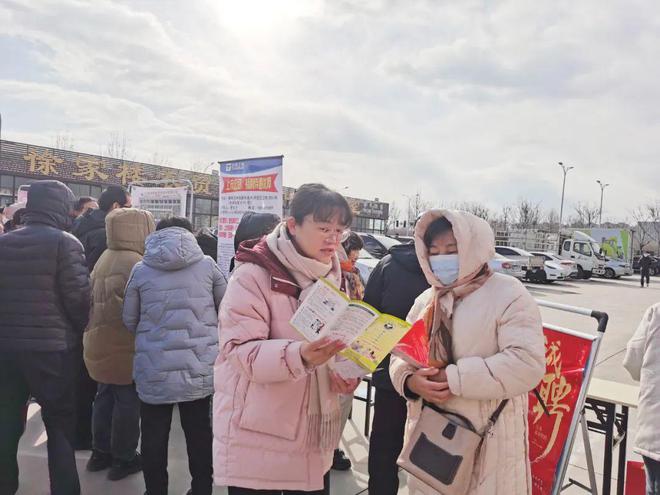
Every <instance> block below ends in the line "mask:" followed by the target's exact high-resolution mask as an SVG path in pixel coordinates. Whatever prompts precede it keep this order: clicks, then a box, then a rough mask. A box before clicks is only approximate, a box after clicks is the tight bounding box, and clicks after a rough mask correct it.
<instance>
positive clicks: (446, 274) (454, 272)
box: [429, 254, 458, 285]
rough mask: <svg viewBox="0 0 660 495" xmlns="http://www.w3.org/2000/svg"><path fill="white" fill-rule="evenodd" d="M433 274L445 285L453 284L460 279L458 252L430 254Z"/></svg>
mask: <svg viewBox="0 0 660 495" xmlns="http://www.w3.org/2000/svg"><path fill="white" fill-rule="evenodd" d="M429 263H430V264H431V270H433V274H434V275H435V276H436V277H438V280H440V282H442V284H443V285H451V284H453V283H454V282H456V281H457V280H458V254H435V255H432V256H429Z"/></svg>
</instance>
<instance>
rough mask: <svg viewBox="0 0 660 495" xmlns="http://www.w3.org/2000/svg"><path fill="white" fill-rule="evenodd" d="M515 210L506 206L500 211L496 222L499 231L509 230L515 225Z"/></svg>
mask: <svg viewBox="0 0 660 495" xmlns="http://www.w3.org/2000/svg"><path fill="white" fill-rule="evenodd" d="M514 213H515V212H514V208H513V206H511V205H504V206H502V209H501V210H500V214H499V215H497V217H496V218H495V220H494V223H495V225H496V226H497V228H498V229H501V230H507V229H508V228H509V226H510V225H511V224H512V223H513V219H514Z"/></svg>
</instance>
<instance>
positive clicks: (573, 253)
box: [559, 230, 605, 279]
mask: <svg viewBox="0 0 660 495" xmlns="http://www.w3.org/2000/svg"><path fill="white" fill-rule="evenodd" d="M559 257H560V258H563V259H567V260H572V261H575V263H576V265H577V270H578V278H582V279H589V278H591V276H592V275H604V274H605V258H604V257H603V256H602V255H601V254H600V245H599V244H598V243H597V242H596V240H595V239H594V238H593V237H590V236H588V235H587V234H585V233H584V232H580V231H577V230H576V231H575V232H573V233H572V236H571V237H570V238H568V239H566V238H563V239H562V242H561V244H560V246H559Z"/></svg>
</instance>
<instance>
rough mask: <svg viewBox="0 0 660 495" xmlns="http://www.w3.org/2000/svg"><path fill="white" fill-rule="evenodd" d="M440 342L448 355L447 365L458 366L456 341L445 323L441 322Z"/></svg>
mask: <svg viewBox="0 0 660 495" xmlns="http://www.w3.org/2000/svg"><path fill="white" fill-rule="evenodd" d="M441 320H442V319H441ZM440 341H441V342H442V347H444V348H445V352H446V353H447V365H450V364H456V362H455V360H454V340H453V337H452V335H451V333H450V332H449V329H448V328H447V326H446V325H445V322H444V321H440ZM436 358H437V356H436Z"/></svg>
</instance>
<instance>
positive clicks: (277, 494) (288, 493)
mask: <svg viewBox="0 0 660 495" xmlns="http://www.w3.org/2000/svg"><path fill="white" fill-rule="evenodd" d="M227 493H228V494H229V495H330V472H327V473H325V476H324V477H323V489H322V490H314V491H313V492H303V491H302V490H252V489H251V488H239V487H237V486H230V487H229V488H228V492H227Z"/></svg>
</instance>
